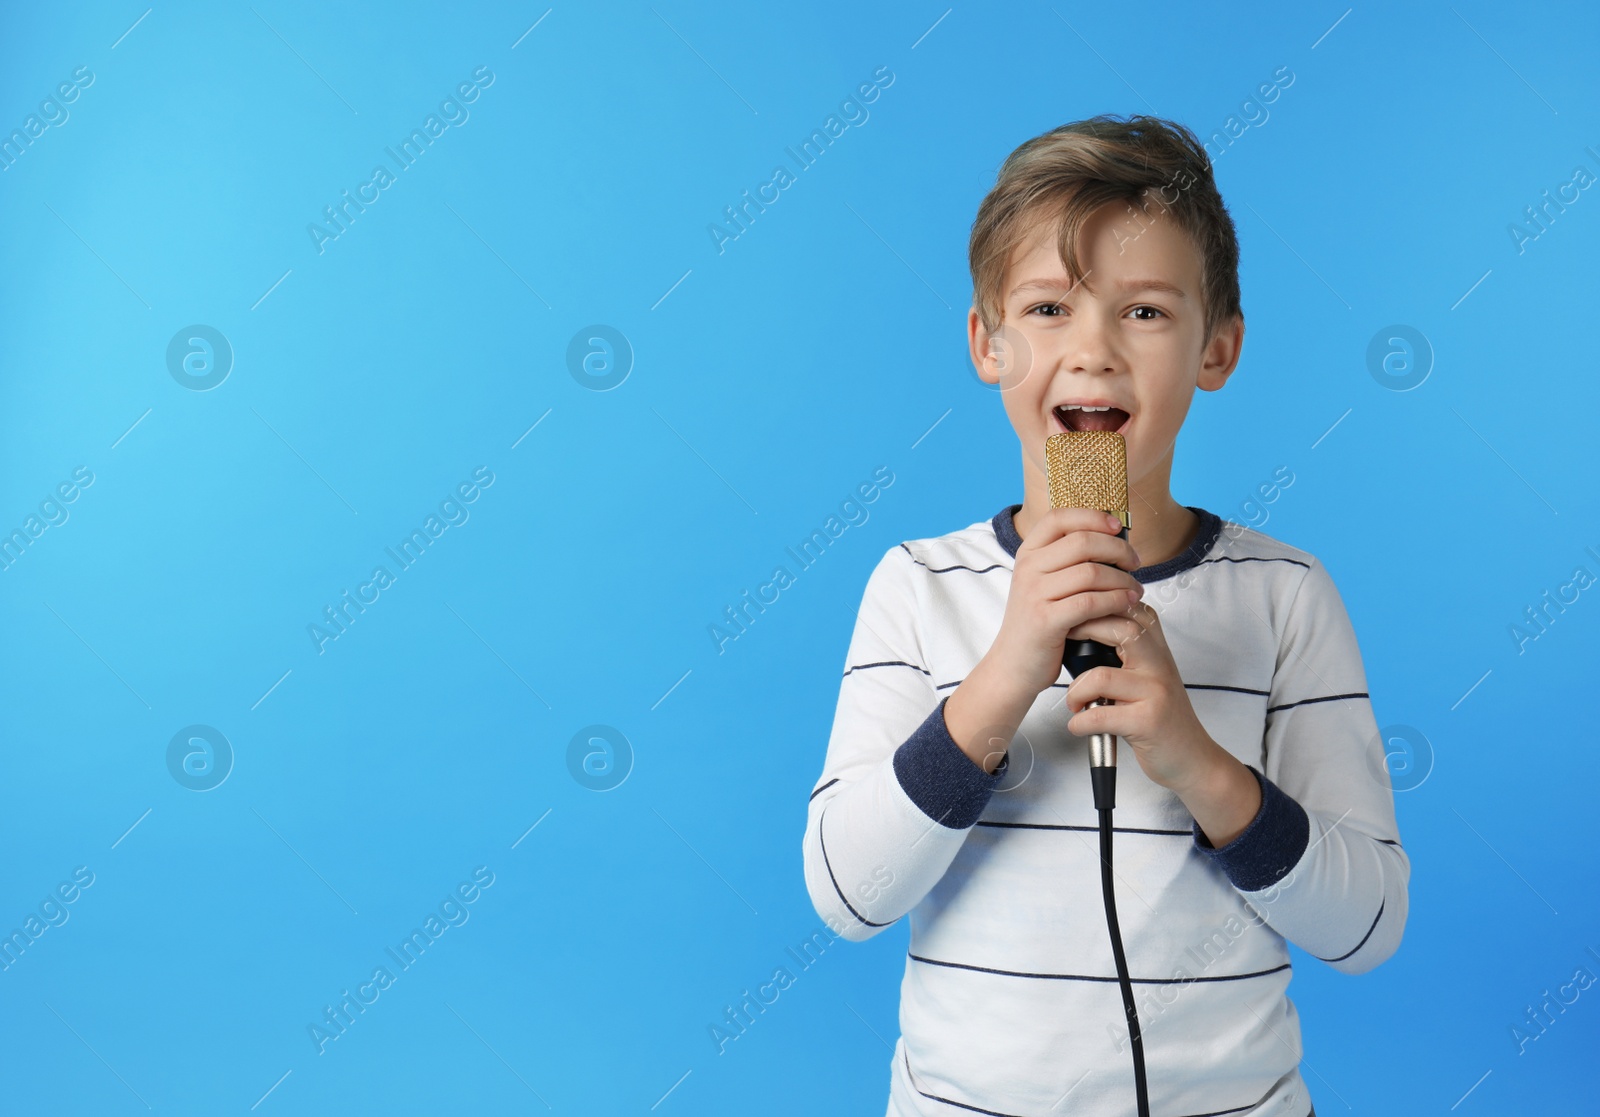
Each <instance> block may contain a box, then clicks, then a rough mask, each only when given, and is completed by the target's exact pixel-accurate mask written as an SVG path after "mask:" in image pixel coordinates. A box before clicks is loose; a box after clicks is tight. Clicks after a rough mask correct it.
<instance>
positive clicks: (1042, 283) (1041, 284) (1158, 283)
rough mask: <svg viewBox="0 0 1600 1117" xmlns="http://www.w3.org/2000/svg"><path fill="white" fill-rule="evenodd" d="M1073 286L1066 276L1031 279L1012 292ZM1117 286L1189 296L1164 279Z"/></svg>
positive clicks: (1128, 281)
mask: <svg viewBox="0 0 1600 1117" xmlns="http://www.w3.org/2000/svg"><path fill="white" fill-rule="evenodd" d="M1085 278H1087V277H1085ZM1072 286H1073V285H1072V284H1069V283H1068V282H1067V281H1066V279H1065V277H1062V278H1060V279H1030V280H1028V281H1027V282H1025V283H1019V284H1017V285H1016V286H1015V287H1013V288H1012V289H1011V294H1012V295H1016V294H1018V293H1020V292H1022V291H1029V290H1041V291H1059V290H1063V289H1066V290H1070V289H1071V288H1072ZM1115 286H1116V287H1117V289H1118V290H1119V291H1122V292H1123V293H1124V294H1126V293H1128V292H1130V291H1161V292H1163V293H1165V294H1168V295H1172V296H1174V297H1175V298H1180V299H1186V298H1188V297H1189V296H1188V295H1187V294H1185V293H1184V290H1183V288H1181V287H1178V286H1176V285H1174V284H1171V283H1168V282H1167V281H1166V280H1164V279H1120V280H1118V281H1117V282H1116V284H1115Z"/></svg>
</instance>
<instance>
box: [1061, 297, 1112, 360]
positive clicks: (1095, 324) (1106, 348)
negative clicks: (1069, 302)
mask: <svg viewBox="0 0 1600 1117" xmlns="http://www.w3.org/2000/svg"><path fill="white" fill-rule="evenodd" d="M1084 309H1085V310H1087V311H1088V313H1079V314H1077V315H1075V316H1074V317H1073V320H1072V324H1071V326H1070V327H1069V328H1068V329H1067V330H1066V339H1065V347H1064V349H1063V351H1062V354H1061V358H1062V362H1063V365H1064V367H1066V368H1068V369H1070V370H1071V371H1073V372H1084V373H1089V374H1090V375H1098V374H1100V373H1106V372H1115V371H1116V362H1117V358H1116V352H1115V347H1114V346H1113V344H1112V339H1111V332H1110V330H1109V329H1108V328H1107V327H1106V325H1105V323H1103V322H1102V321H1101V319H1100V315H1099V314H1098V313H1096V312H1095V311H1094V310H1093V309H1092V308H1088V307H1086V308H1084Z"/></svg>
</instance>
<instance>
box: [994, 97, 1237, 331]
mask: <svg viewBox="0 0 1600 1117" xmlns="http://www.w3.org/2000/svg"><path fill="white" fill-rule="evenodd" d="M1118 201H1120V202H1123V203H1125V204H1127V205H1128V206H1129V207H1130V209H1131V208H1132V207H1133V206H1135V205H1137V206H1138V213H1139V215H1140V216H1141V217H1142V218H1144V219H1149V218H1154V219H1159V218H1160V217H1164V216H1168V215H1170V216H1171V217H1172V218H1173V220H1175V221H1177V223H1178V225H1179V227H1180V228H1182V229H1183V230H1184V232H1186V233H1187V234H1188V235H1189V238H1190V240H1191V241H1192V242H1193V243H1194V245H1195V248H1196V250H1197V251H1198V252H1199V254H1200V260H1201V277H1202V291H1201V300H1202V305H1203V306H1204V309H1205V321H1206V336H1207V337H1208V338H1209V337H1211V336H1212V334H1214V333H1215V331H1216V329H1217V327H1218V326H1219V325H1221V324H1222V323H1223V322H1224V321H1226V320H1228V319H1229V318H1231V317H1232V316H1234V315H1238V316H1240V317H1241V318H1242V317H1243V315H1244V312H1243V310H1242V309H1241V308H1240V305H1239V241H1238V237H1237V235H1236V234H1235V232H1234V227H1233V218H1231V217H1230V216H1229V215H1228V210H1227V207H1226V206H1224V205H1223V204H1222V196H1221V195H1220V194H1219V193H1218V192H1217V184H1216V181H1215V179H1213V177H1212V171H1211V160H1210V157H1209V156H1207V154H1206V151H1205V147H1204V146H1203V145H1202V144H1201V143H1200V141H1199V139H1198V138H1196V136H1195V134H1194V133H1193V132H1191V131H1190V130H1189V129H1188V128H1186V127H1184V126H1183V125H1182V124H1178V123H1175V122H1173V121H1169V120H1163V119H1161V118H1159V117H1154V116H1128V117H1116V116H1111V115H1104V114H1103V115H1101V116H1096V117H1092V118H1090V119H1088V120H1079V121H1074V122H1073V123H1071V124H1063V125H1062V126H1061V127H1059V128H1054V129H1052V130H1050V131H1049V132H1046V133H1044V134H1043V135H1041V136H1035V137H1034V138H1033V139H1031V140H1028V141H1027V142H1026V143H1024V144H1022V145H1021V146H1020V147H1018V148H1017V149H1016V150H1015V151H1013V152H1012V153H1011V154H1010V155H1009V156H1007V157H1006V161H1005V163H1004V164H1002V165H1001V167H1000V173H999V176H998V177H997V178H996V180H995V184H994V188H993V189H991V190H990V191H989V193H988V194H987V195H986V196H985V197H984V199H983V202H982V204H980V205H979V206H978V215H977V217H976V218H975V219H974V220H973V223H972V235H971V238H970V240H969V242H968V246H967V258H968V263H969V266H970V267H971V270H972V304H973V306H974V307H976V308H977V310H978V316H979V318H980V319H982V321H983V325H984V328H985V329H986V330H987V331H989V332H990V333H993V332H994V331H995V330H997V329H999V328H1000V324H1001V321H1002V319H1003V318H1004V315H1005V307H1004V301H1005V296H1004V292H1003V291H1002V288H1003V287H1004V286H1005V277H1006V268H1007V266H1008V265H1009V263H1010V260H1011V255H1012V253H1013V252H1014V251H1015V250H1016V249H1017V248H1018V247H1019V246H1020V245H1021V244H1022V243H1023V242H1024V241H1025V240H1026V239H1027V237H1028V235H1029V233H1030V230H1031V228H1032V227H1034V226H1035V225H1036V224H1038V223H1039V222H1041V221H1044V222H1049V221H1054V222H1055V223H1056V227H1057V233H1056V249H1057V252H1058V254H1059V255H1060V257H1061V262H1062V264H1063V265H1064V266H1065V267H1066V270H1067V278H1068V280H1069V281H1070V282H1071V283H1073V284H1074V285H1076V284H1077V283H1079V282H1080V281H1081V280H1082V279H1083V270H1082V268H1081V266H1080V264H1079V261H1078V254H1077V242H1078V236H1079V232H1080V230H1081V229H1082V227H1083V223H1084V221H1085V220H1086V219H1087V218H1088V217H1089V215H1090V214H1091V213H1093V212H1094V211H1095V210H1097V209H1099V208H1100V207H1101V206H1103V205H1105V204H1106V203H1108V202H1118Z"/></svg>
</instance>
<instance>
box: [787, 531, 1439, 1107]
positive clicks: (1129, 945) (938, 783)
mask: <svg viewBox="0 0 1600 1117" xmlns="http://www.w3.org/2000/svg"><path fill="white" fill-rule="evenodd" d="M1020 507H1021V506H1020V505H1012V506H1010V507H1008V508H1005V509H1002V510H1001V511H1000V512H999V513H998V514H997V515H996V516H995V517H994V518H993V519H992V520H982V521H979V522H977V523H974V524H972V525H970V526H968V527H966V528H963V529H962V530H960V531H956V532H952V533H950V534H948V535H942V536H939V537H937V538H931V539H918V540H912V541H908V542H905V543H902V544H899V545H897V546H895V547H893V548H891V549H890V550H889V551H888V552H886V553H885V554H884V556H883V558H882V559H881V560H880V561H879V562H878V565H877V566H876V568H875V569H874V570H873V572H872V575H871V577H870V578H869V579H868V582H867V587H866V592H865V594H864V596H863V599H862V603H861V608H860V610H859V615H858V619H857V623H856V626H855V631H854V633H853V635H852V637H851V640H850V648H849V653H848V655H847V657H846V661H845V669H844V676H843V678H842V679H841V681H840V686H839V702H838V707H837V710H836V713H835V716H834V722H833V729H832V732H831V734H830V736H829V740H828V750H827V757H826V759H825V761H824V763H823V769H822V775H821V777H820V778H819V779H818V781H817V786H816V789H815V791H814V792H813V793H812V797H811V802H810V808H809V811H808V815H807V820H806V833H805V842H804V857H805V879H806V887H807V889H808V891H809V892H810V895H811V899H812V902H813V904H814V905H815V906H816V908H817V911H818V912H819V913H820V914H821V915H822V916H823V918H824V919H825V920H827V922H828V924H829V925H830V927H832V928H833V929H834V930H835V931H836V932H837V933H839V934H841V935H843V936H844V937H845V938H847V939H851V940H860V939H865V938H868V937H870V936H872V935H874V934H876V933H877V932H879V931H881V930H882V929H883V928H885V927H888V926H890V925H891V924H893V923H895V922H896V921H897V920H899V919H901V918H902V917H906V916H909V918H910V921H911V926H910V935H911V946H910V952H909V955H908V957H907V959H906V967H905V975H904V978H903V980H902V982H901V987H900V1033H901V1034H900V1038H899V1041H898V1042H897V1043H896V1045H895V1050H894V1058H893V1064H892V1067H891V1070H890V1083H889V1088H890V1098H889V1109H888V1113H889V1115H890V1117H896V1115H898V1117H911V1115H913V1114H917V1115H921V1114H928V1115H944V1117H949V1115H954V1114H960V1113H986V1114H998V1115H1002V1117H1063V1115H1068V1114H1089V1115H1094V1117H1122V1115H1127V1114H1133V1113H1134V1112H1135V1108H1134V1090H1133V1071H1132V1060H1131V1056H1130V1054H1129V1051H1128V1047H1127V1029H1126V1025H1125V1023H1124V1021H1123V1015H1122V1003H1121V999H1120V994H1119V991H1118V987H1117V983H1116V970H1115V967H1114V964H1113V962H1112V957H1111V947H1110V942H1109V939H1108V936H1107V932H1106V923H1105V914H1104V909H1103V907H1102V902H1101V894H1100V870H1099V850H1098V844H1097V829H1096V823H1097V816H1096V814H1095V811H1094V807H1093V803H1092V800H1091V796H1090V787H1089V773H1088V759H1087V751H1086V746H1087V742H1086V741H1085V739H1084V738H1080V737H1075V736H1073V735H1072V734H1070V733H1069V732H1068V731H1067V728H1066V724H1067V720H1068V718H1069V714H1068V712H1067V709H1066V707H1065V705H1064V704H1063V702H1062V701H1061V699H1062V695H1063V693H1064V691H1065V687H1066V685H1067V683H1068V682H1069V681H1070V679H1071V675H1070V674H1069V673H1068V672H1067V671H1066V670H1065V669H1064V668H1063V670H1062V672H1061V675H1060V677H1059V679H1058V681H1057V682H1056V683H1054V684H1052V685H1051V686H1050V687H1048V688H1046V689H1045V690H1044V691H1043V692H1042V693H1041V694H1040V695H1039V697H1038V699H1037V700H1036V701H1035V702H1034V704H1033V706H1032V708H1031V709H1030V710H1029V712H1028V714H1027V715H1026V717H1025V718H1024V719H1023V722H1022V724H1021V726H1020V728H1019V730H1018V732H1017V734H1016V736H1015V737H1014V739H1013V741H1012V743H1011V746H1010V749H1009V751H1008V752H1007V754H1006V758H1005V760H1004V762H1003V763H1002V765H1001V767H1000V768H999V769H998V770H997V771H996V772H995V773H994V774H992V775H990V774H988V773H985V772H984V771H983V769H982V768H980V767H979V766H977V765H976V764H974V763H973V762H972V761H971V760H970V759H968V758H967V756H966V754H965V753H963V752H962V751H961V750H960V749H959V748H958V747H957V746H956V744H955V742H954V741H953V740H952V739H951V737H950V733H949V730H948V728H947V727H946V725H945V721H944V700H945V699H946V698H948V697H949V695H950V694H951V693H952V692H953V691H954V689H955V688H956V686H958V685H959V684H960V682H961V681H962V679H964V678H965V677H966V675H967V672H968V671H970V670H971V669H972V667H973V666H974V665H975V664H976V663H977V662H978V660H979V659H981V658H982V656H983V655H984V653H985V652H987V651H988V649H989V647H990V645H991V644H992V643H993V642H994V638H995V635H996V633H997V632H998V631H999V628H1000V621H1001V618H1002V616H1003V615H1004V611H1005V604H1006V596H1007V593H1008V591H1009V589H1010V585H1011V568H1012V564H1013V562H1014V561H1015V558H1016V552H1017V548H1018V547H1019V546H1020V544H1021V539H1020V538H1019V537H1018V535H1017V531H1016V527H1015V525H1014V523H1013V522H1012V516H1013V515H1014V514H1015V513H1016V511H1017V510H1018V509H1019V508H1020ZM1191 510H1192V511H1193V512H1195V513H1196V515H1197V516H1198V517H1199V519H1200V527H1199V531H1198V533H1197V535H1196V538H1195V540H1194V542H1193V544H1192V545H1191V546H1190V547H1189V548H1188V549H1187V550H1186V551H1185V552H1184V553H1183V554H1181V555H1179V556H1178V557H1176V558H1174V559H1172V560H1170V561H1168V562H1164V563H1161V564H1159V565H1156V566H1150V567H1144V568H1141V569H1139V570H1137V571H1135V572H1134V574H1135V577H1137V578H1138V579H1139V581H1140V582H1141V583H1143V584H1144V585H1145V587H1146V589H1145V597H1144V600H1145V602H1146V603H1147V604H1149V605H1150V606H1151V607H1153V608H1154V609H1155V610H1156V611H1157V612H1158V613H1159V614H1160V616H1161V625H1162V630H1163V631H1164V632H1165V634H1166V637H1167V642H1168V644H1169V645H1170V647H1171V649H1172V654H1173V657H1174V660H1175V661H1176V663H1177V666H1178V671H1179V674H1180V675H1181V677H1182V678H1183V680H1184V685H1185V689H1186V690H1187V692H1188V695H1189V699H1190V701H1191V702H1192V703H1193V705H1194V709H1195V713H1196V714H1197V715H1198V716H1199V719H1200V721H1201V723H1202V724H1203V725H1204V727H1205V729H1206V732H1207V733H1209V734H1210V736H1211V737H1212V738H1213V739H1214V740H1216V741H1217V743H1218V744H1220V745H1221V746H1222V747H1223V748H1225V749H1227V750H1228V751H1229V752H1230V753H1232V754H1233V755H1234V756H1236V757H1238V758H1239V759H1240V760H1241V761H1243V762H1244V763H1245V764H1247V765H1249V766H1250V767H1251V768H1252V769H1253V770H1254V772H1255V774H1256V777H1257V779H1258V780H1259V781H1260V783H1261V788H1262V805H1261V810H1260V812H1259V813H1258V814H1257V815H1256V817H1255V818H1254V819H1253V820H1252V821H1251V822H1250V824H1249V826H1248V827H1247V828H1246V829H1245V831H1244V832H1243V833H1242V834H1240V835H1239V836H1238V837H1237V838H1235V839H1234V840H1233V841H1232V842H1230V843H1228V844H1227V845H1226V846H1224V847H1222V848H1221V849H1215V848H1213V847H1212V845H1211V843H1210V842H1209V841H1207V840H1206V838H1205V836H1204V835H1203V834H1202V833H1201V831H1200V829H1199V827H1198V826H1197V825H1196V824H1195V822H1194V819H1193V817H1192V816H1191V815H1190V814H1189V812H1188V811H1187V810H1186V809H1185V807H1184V805H1183V803H1182V801H1181V800H1180V799H1179V798H1178V797H1177V796H1176V795H1175V794H1173V793H1172V792H1171V791H1169V790H1167V789H1166V788H1164V787H1162V786H1160V785H1159V784H1156V783H1154V782H1152V781H1151V780H1150V779H1149V778H1148V777H1147V776H1146V775H1145V774H1144V772H1143V770H1142V769H1140V767H1139V766H1138V763H1137V761H1135V760H1134V759H1133V757H1132V755H1131V752H1130V750H1128V749H1127V748H1126V747H1124V748H1123V749H1122V750H1121V752H1122V757H1121V760H1122V762H1121V764H1120V773H1119V775H1118V786H1117V808H1116V814H1115V816H1114V817H1115V824H1116V833H1115V837H1114V843H1115V845H1114V864H1115V866H1116V877H1117V882H1116V889H1117V905H1118V916H1119V919H1120V922H1121V927H1122V936H1123V942H1124V944H1125V946H1126V950H1127V957H1128V966H1129V970H1130V973H1131V976H1132V978H1133V982H1134V996H1135V1000H1136V1003H1137V1005H1138V1008H1139V1020H1140V1025H1141V1028H1142V1030H1143V1035H1144V1045H1145V1062H1146V1066H1147V1072H1148V1081H1149V1087H1150V1100H1151V1109H1152V1112H1154V1113H1158V1114H1161V1115H1162V1117H1200V1115H1223V1114H1227V1115H1233V1114H1239V1115H1253V1114H1272V1115H1276V1114H1283V1115H1284V1117H1305V1115H1306V1114H1307V1113H1308V1112H1310V1111H1311V1097H1310V1095H1309V1093H1308V1091H1307V1088H1306V1084H1305V1082H1304V1081H1303V1080H1302V1079H1301V1077H1300V1073H1299V1069H1298V1064H1299V1061H1300V1051H1301V1048H1300V1026H1299V1018H1298V1016H1297V1015H1296V1011H1295V1006H1294V1004H1293V1002H1292V1001H1291V1000H1290V999H1289V997H1288V996H1287V989H1288V986H1289V980H1290V976H1291V968H1290V962H1289V953H1288V950H1287V947H1286V941H1287V942H1293V943H1295V944H1296V945H1297V946H1299V947H1301V948H1302V949H1303V950H1305V951H1306V952H1307V953H1308V954H1310V955H1312V956H1314V957H1316V958H1319V959H1321V960H1323V961H1324V962H1326V963H1327V964H1329V965H1331V966H1333V967H1334V968H1335V969H1338V970H1341V971H1344V972H1346V973H1361V972H1364V971H1366V970H1369V969H1371V968H1372V967H1373V966H1376V965H1377V964H1378V963H1380V962H1382V961H1383V960H1384V959H1386V958H1388V957H1389V956H1390V955H1391V954H1393V953H1394V951H1395V949H1396V948H1397V947H1398V946H1399V943H1400V936H1401V932H1402V931H1403V929H1404V927H1405V920H1406V911H1407V901H1406V887H1407V881H1408V879H1409V876H1410V863H1409V861H1408V859H1407V856H1406V853H1405V851H1404V850H1403V849H1402V848H1401V846H1400V842H1399V833H1398V831H1397V829H1396V826H1395V814H1394V800H1393V795H1392V792H1391V789H1390V785H1389V779H1388V769H1387V767H1386V766H1385V762H1384V751H1385V750H1384V747H1383V743H1382V741H1381V740H1380V738H1379V732H1378V726H1377V724H1376V722H1375V720H1374V717H1373V713H1372V706H1371V703H1370V700H1369V697H1368V694H1367V683H1366V675H1365V671H1364V669H1363V667H1362V663H1361V654H1360V651H1359V648H1358V647H1357V643H1356V637H1355V633H1354V631H1353V630H1352V628H1351V625H1350V621H1349V617H1348V615H1347V613H1346V611H1345V608H1344V604H1343V602H1342V600H1341V599H1340V597H1339V593H1338V591H1337V589H1336V588H1335V587H1334V584H1333V581H1332V579H1331V578H1330V577H1329V575H1328V573H1327V571H1326V570H1325V569H1324V568H1323V567H1322V565H1321V564H1320V563H1318V562H1317V560H1316V559H1315V558H1313V557H1312V556H1311V555H1309V554H1307V553H1305V552H1304V551H1299V550H1296V549H1294V548H1293V547H1289V546H1287V545H1285V544H1283V543H1280V542H1278V541H1277V540H1275V539H1272V538H1271V537H1269V536H1267V535H1263V534H1261V533H1259V532H1256V531H1253V530H1251V529H1249V528H1246V527H1244V526H1242V525H1239V524H1235V523H1231V522H1227V521H1223V520H1221V519H1219V518H1218V517H1217V516H1215V515H1214V514H1212V513H1210V512H1207V511H1205V510H1203V509H1199V508H1194V509H1191Z"/></svg>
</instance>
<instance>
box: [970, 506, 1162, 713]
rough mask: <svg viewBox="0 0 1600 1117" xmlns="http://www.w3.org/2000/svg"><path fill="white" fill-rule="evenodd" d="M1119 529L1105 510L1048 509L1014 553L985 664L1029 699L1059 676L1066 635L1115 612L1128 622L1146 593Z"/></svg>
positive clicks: (1135, 560)
mask: <svg viewBox="0 0 1600 1117" xmlns="http://www.w3.org/2000/svg"><path fill="white" fill-rule="evenodd" d="M1121 529H1122V523H1121V521H1119V520H1118V519H1117V518H1116V517H1114V516H1111V515H1109V514H1107V513H1105V512H1098V511H1094V510H1092V509H1088V508H1052V509H1051V510H1050V511H1049V512H1046V513H1045V514H1044V515H1042V516H1040V517H1039V520H1038V522H1037V523H1035V524H1034V526H1033V529H1032V530H1031V531H1029V532H1028V537H1027V538H1026V539H1024V540H1023V541H1022V545H1021V546H1020V547H1018V548H1017V558H1016V563H1015V564H1014V565H1013V567H1012V571H1011V589H1010V592H1009V596H1008V597H1007V598H1006V611H1005V616H1004V618H1003V619H1002V620H1001V622H1000V631H999V633H998V634H997V635H996V636H995V639H994V645H993V646H992V647H991V648H990V650H989V653H988V656H986V657H985V658H988V659H990V660H991V661H992V662H993V663H995V664H996V665H997V666H998V667H999V668H1000V670H1001V672H1002V673H1003V676H1004V677H1005V678H1007V679H1008V680H1010V681H1011V682H1012V683H1013V684H1014V685H1015V686H1017V687H1018V688H1021V689H1023V690H1025V691H1026V692H1027V693H1028V694H1029V695H1034V696H1036V695H1038V694H1039V692H1040V691H1042V690H1044V689H1045V688H1046V687H1047V686H1049V685H1050V684H1051V683H1053V682H1055V681H1056V679H1058V678H1060V676H1061V655H1062V651H1063V649H1064V647H1065V645H1066V642H1067V635H1068V633H1069V632H1072V631H1073V630H1075V629H1078V628H1080V627H1081V626H1083V625H1084V624H1085V622H1088V621H1092V620H1094V619H1095V618H1106V617H1112V616H1115V615H1117V614H1121V615H1122V619H1123V620H1124V622H1125V623H1127V624H1132V623H1133V622H1132V620H1130V619H1129V616H1130V615H1131V611H1132V609H1133V607H1134V604H1135V603H1136V602H1137V601H1138V600H1139V599H1140V598H1141V597H1142V596H1143V595H1144V587H1143V586H1141V585H1140V584H1139V580H1138V579H1137V578H1135V577H1134V576H1133V575H1132V574H1130V573H1128V571H1130V570H1134V569H1136V568H1137V567H1138V566H1139V556H1138V555H1137V554H1135V553H1134V550H1133V547H1132V545H1131V544H1129V542H1128V541H1127V540H1126V539H1121V538H1119V537H1118V536H1117V532H1118V531H1120V530H1121ZM1108 564H1109V565H1108ZM1112 642H1113V641H1109V640H1108V641H1106V643H1112Z"/></svg>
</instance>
